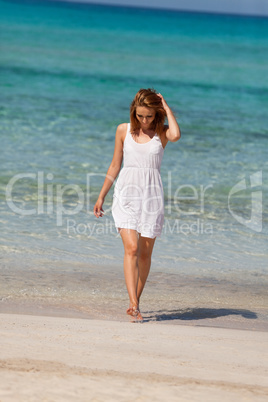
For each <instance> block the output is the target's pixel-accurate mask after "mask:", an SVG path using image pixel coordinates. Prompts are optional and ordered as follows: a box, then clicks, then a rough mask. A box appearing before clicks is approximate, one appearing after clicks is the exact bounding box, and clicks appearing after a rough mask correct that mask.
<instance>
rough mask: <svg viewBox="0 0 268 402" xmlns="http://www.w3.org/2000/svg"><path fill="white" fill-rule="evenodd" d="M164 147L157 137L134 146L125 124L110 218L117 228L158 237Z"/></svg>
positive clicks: (161, 201) (162, 218)
mask: <svg viewBox="0 0 268 402" xmlns="http://www.w3.org/2000/svg"><path fill="white" fill-rule="evenodd" d="M163 153H164V148H163V146H162V143H161V139H160V138H159V136H158V135H157V134H155V135H154V137H153V138H152V139H151V140H150V141H148V142H146V143H143V144H141V143H137V142H136V141H135V140H134V138H133V136H132V134H131V132H130V123H128V127H127V134H126V137H125V140H124V145H123V158H124V164H123V168H122V169H121V171H120V173H119V176H118V179H117V181H116V184H115V188H114V194H113V204H112V215H113V218H114V222H115V227H116V230H117V232H119V228H127V229H135V230H137V232H138V233H140V235H141V236H143V237H150V238H155V237H156V236H159V237H160V236H161V231H162V227H163V223H164V191H163V185H162V180H161V176H160V167H161V162H162V158H163Z"/></svg>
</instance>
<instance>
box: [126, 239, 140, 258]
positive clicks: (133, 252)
mask: <svg viewBox="0 0 268 402" xmlns="http://www.w3.org/2000/svg"><path fill="white" fill-rule="evenodd" d="M125 254H127V255H128V256H131V257H137V256H138V244H137V243H135V242H128V243H127V244H126V245H125Z"/></svg>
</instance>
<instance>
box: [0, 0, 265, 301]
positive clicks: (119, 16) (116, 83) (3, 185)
mask: <svg viewBox="0 0 268 402" xmlns="http://www.w3.org/2000/svg"><path fill="white" fill-rule="evenodd" d="M0 9H1V14H0V24H1V37H0V45H1V62H0V138H1V154H0V158H1V171H0V196H1V198H0V208H1V224H2V230H1V233H0V240H1V242H0V244H1V267H2V268H1V271H2V274H3V277H2V278H3V281H2V287H1V292H2V300H7V299H8V300H10V299H12V300H13V299H14V300H15V299H16V297H19V296H18V295H20V296H21V297H27V296H29V297H34V296H38V295H39V296H40V297H41V296H42V297H46V298H47V299H46V300H48V299H49V297H50V298H53V297H54V296H55V297H56V296H59V295H60V298H62V299H61V300H65V301H66V300H70V298H72V297H74V296H75V295H76V297H77V298H79V296H78V295H79V294H80V293H79V291H81V294H80V296H81V297H80V301H81V300H82V299H83V297H85V298H86V297H87V292H88V289H89V288H90V289H91V287H90V286H89V287H86V288H85V289H84V287H83V286H84V283H83V282H84V281H85V278H89V277H90V279H88V280H89V281H91V280H92V276H94V275H95V274H96V272H98V270H101V269H102V268H105V270H104V271H103V272H106V273H107V272H108V271H109V269H110V268H113V269H115V270H116V275H119V277H120V278H121V279H122V276H120V275H122V263H123V246H122V242H121V239H120V237H119V236H118V235H117V233H116V230H115V228H114V223H113V220H112V215H111V210H110V208H111V203H112V194H113V189H111V190H110V193H109V194H108V196H107V198H106V201H105V204H104V209H105V216H104V217H103V218H102V219H99V220H98V219H97V218H95V217H94V215H93V212H92V210H93V206H94V203H95V201H96V198H97V195H98V192H99V191H100V189H101V186H102V184H103V180H104V176H105V173H106V171H107V169H108V167H109V164H110V162H111V159H112V155H113V147H114V136H115V130H116V127H117V125H118V124H120V123H121V122H128V121H129V105H130V102H131V101H132V99H133V97H134V95H135V93H136V92H137V91H138V90H139V89H140V88H155V89H156V90H157V91H159V92H161V93H162V94H163V95H164V97H165V98H166V100H167V102H168V104H169V105H170V107H171V108H172V109H173V111H174V113H175V115H176V117H177V119H178V121H179V124H180V127H181V131H182V137H181V139H180V141H178V142H176V143H169V144H168V145H167V147H166V149H165V154H164V158H163V162H162V167H161V175H162V180H163V185H164V192H165V226H164V228H163V232H162V236H161V238H158V239H157V241H156V244H155V248H154V253H153V259H152V272H153V273H152V275H156V277H157V275H160V276H159V278H162V279H163V278H164V277H165V278H166V276H165V275H168V273H169V274H170V276H168V277H167V278H166V279H165V283H166V284H167V283H168V281H173V283H178V282H176V281H179V280H181V278H182V275H183V277H184V276H186V277H187V276H189V277H190V276H191V278H194V279H195V280H200V281H203V280H207V281H209V283H210V286H212V285H211V284H212V283H216V282H217V281H219V280H220V281H222V280H223V281H226V283H229V284H232V286H234V285H235V284H236V286H237V287H234V288H232V289H233V290H232V292H231V293H232V294H233V295H234V293H236V292H237V290H238V287H239V286H240V285H241V286H242V284H243V286H249V289H251V291H252V292H253V293H254V292H255V293H254V294H256V295H259V296H258V297H259V299H258V300H259V302H258V303H259V304H258V303H257V304H258V306H260V305H261V308H264V307H265V306H266V307H267V305H265V303H264V302H263V300H264V299H263V297H262V296H263V294H265V285H267V284H268V275H267V274H268V267H267V256H268V248H267V244H268V243H267V234H268V229H267V228H268V214H267V210H268V208H267V207H268V199H267V187H268V186H267V184H268V146H267V145H268V130H267V127H268V114H267V110H268V69H267V62H268V24H267V19H265V18H253V17H240V16H231V15H230V16H229V15H213V14H201V13H185V12H184V13H182V12H173V11H163V10H161V11H159V10H149V9H139V8H127V7H109V6H96V5H86V4H83V5H81V4H72V3H62V2H53V1H51V2H45V1H38V2H37V1H23V2H22V1H21V2H20V1H0ZM89 266H91V267H93V266H94V267H95V268H94V270H93V268H92V270H91V271H90V270H89V268H88V267H89ZM109 267H110V268H109ZM107 269H108V271H106V270H107ZM14 270H15V271H16V270H20V272H22V274H21V277H20V276H18V275H13V274H11V271H12V272H13V271H14ZM15 271H14V272H15ZM67 271H68V275H69V276H68V278H69V279H68V281H67V279H66V277H65V279H66V281H67V282H68V284H70V283H72V284H73V283H76V282H73V281H74V279H73V278H74V275H75V272H77V271H79V272H80V274H81V277H80V276H76V280H77V281H78V282H77V283H76V285H77V286H71V287H70V286H69V285H68V286H69V287H68V286H67V285H66V286H67V287H66V286H65V287H64V286H63V287H61V286H60V283H61V281H62V277H61V275H60V272H65V274H66V272H67ZM93 271H94V275H93ZM16 272H17V271H16ZM26 272H28V274H27V275H29V277H34V272H35V274H36V275H37V277H38V278H39V282H38V281H37V280H36V282H35V283H31V284H29V283H30V282H29V281H28V282H27V284H26V285H25V282H24V280H26V279H25V278H26V276H27V275H26V274H25V273H26ZM38 272H42V273H43V274H42V275H41V274H40V275H41V276H40V275H39V276H38ZM48 272H50V275H52V274H54V275H58V276H57V278H56V277H54V280H55V283H57V286H56V288H53V286H52V285H51V284H50V286H49V285H48V284H47V283H46V284H45V282H44V281H42V278H44V277H45V275H46V273H48ZM90 272H91V274H90ZM109 272H110V273H111V270H110V271H109ZM66 275H67V274H66ZM96 275H97V274H96ZM161 275H163V277H161ZM176 275H177V276H176ZM116 277H117V276H116ZM16 278H17V282H16V283H15V282H14V281H16ZM19 278H20V279H19ZM77 278H80V279H77ZM105 278H106V279H105ZM105 278H102V284H103V287H102V288H101V287H98V286H97V285H96V286H97V288H96V289H97V290H96V289H95V287H94V286H93V287H94V289H95V290H94V292H93V291H92V292H93V294H94V295H95V296H96V294H97V293H98V292H99V293H100V294H101V297H103V299H104V296H103V294H104V288H105V289H106V290H107V291H108V289H109V286H108V285H109V283H108V282H109V281H111V280H112V279H111V278H110V277H109V275H108V273H107V275H106V276H105ZM107 278H110V279H109V281H108V282H107V286H106V285H104V283H106V282H105V280H108V279H107ZM153 278H155V277H154V276H152V279H153ZM157 278H158V277H157ZM168 278H169V279H168ZM176 278H177V279H176ZM178 278H179V279H178ZM96 280H97V279H96ZM213 281H214V282H213ZM215 281H216V282H215ZM67 282H66V283H67ZM9 283H10V285H9V286H8V284H9ZM37 283H38V284H39V285H37ZM159 283H161V279H159V281H158V280H156V281H155V284H156V285H155V286H156V287H157V284H159ZM217 283H218V282H217ZM226 286H227V285H226ZM12 287H13V288H12ZM11 289H13V290H11ZM53 289H54V290H53ZM55 289H56V290H55ZM66 289H67V290H66ZM79 289H80V290H79ZM81 289H82V290H81ZM194 289H195V291H197V289H199V287H198V285H195V287H194ZM226 289H227V287H226ZM228 289H229V290H230V288H228ZM245 289H246V287H244V291H245ZM247 289H248V288H247ZM254 289H255V290H254ZM218 290H219V289H218ZM247 292H248V291H247ZM247 292H245V298H244V299H243V300H245V303H246V300H247V294H248V293H247ZM249 292H250V290H249ZM186 293H187V292H186ZM186 293H185V294H186ZM216 293H217V292H216ZM227 293H228V292H227ZM227 293H226V294H227ZM172 294H173V295H174V293H173V291H172V289H171V290H170V297H171V298H170V299H169V300H170V303H171V300H172ZM205 294H206V293H204V298H206V297H207V296H205ZM226 294H225V295H226ZM82 295H83V296H82ZM106 295H107V294H106ZM120 295H121V293H120ZM228 295H229V296H230V292H229V293H228ZM71 296H72V297H71ZM95 296H94V297H95ZM110 296H111V299H110V300H112V299H113V298H115V296H114V294H113V293H112V291H111V295H110ZM120 297H121V296H120ZM122 297H124V296H122ZM185 297H186V296H185ZM217 297H218V296H217ZM217 297H216V296H215V300H216V299H217ZM256 297H257V296H256ZM83 300H84V299H83ZM153 300H154V297H153V296H152V304H153ZM204 300H205V299H204ZM254 300H255V301H256V298H255V299H254ZM206 301H207V299H206ZM199 302H200V298H199V299H198V303H199ZM171 304H172V303H171ZM242 304H243V303H242ZM253 304H254V303H253ZM243 306H244V304H243Z"/></svg>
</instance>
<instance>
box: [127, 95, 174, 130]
mask: <svg viewBox="0 0 268 402" xmlns="http://www.w3.org/2000/svg"><path fill="white" fill-rule="evenodd" d="M138 106H143V107H148V108H150V109H153V110H154V111H155V118H154V120H153V122H152V124H151V127H150V128H151V129H152V130H154V131H155V132H156V133H157V134H158V135H159V136H161V134H162V132H163V129H164V122H165V118H166V115H167V114H166V111H165V109H164V108H163V105H162V101H161V98H160V97H159V96H157V92H156V91H155V90H154V89H150V88H148V89H140V90H139V91H138V92H137V93H136V95H135V98H134V99H133V101H132V102H131V104H130V126H131V132H132V133H134V132H135V131H136V130H139V129H140V122H139V120H138V119H137V116H136V109H137V107H138Z"/></svg>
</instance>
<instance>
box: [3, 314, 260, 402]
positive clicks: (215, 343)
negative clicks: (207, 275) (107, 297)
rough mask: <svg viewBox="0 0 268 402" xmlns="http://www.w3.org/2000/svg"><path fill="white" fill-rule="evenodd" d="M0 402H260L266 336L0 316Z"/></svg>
mask: <svg viewBox="0 0 268 402" xmlns="http://www.w3.org/2000/svg"><path fill="white" fill-rule="evenodd" d="M0 342H1V345H2V347H1V361H0V368H1V385H0V400H1V402H6V401H74V400H76V401H163V400H168V401H215V400H220V401H228V402H230V401H237V400H239V401H265V400H267V397H268V384H267V378H268V352H267V351H268V336H267V332H262V331H249V330H238V329H227V328H213V327H202V326H191V325H189V326H187V325H167V324H165V323H162V322H161V323H154V322H149V323H143V324H133V323H130V322H123V321H107V320H89V319H76V318H61V317H44V316H32V315H16V314H1V329H0Z"/></svg>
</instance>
